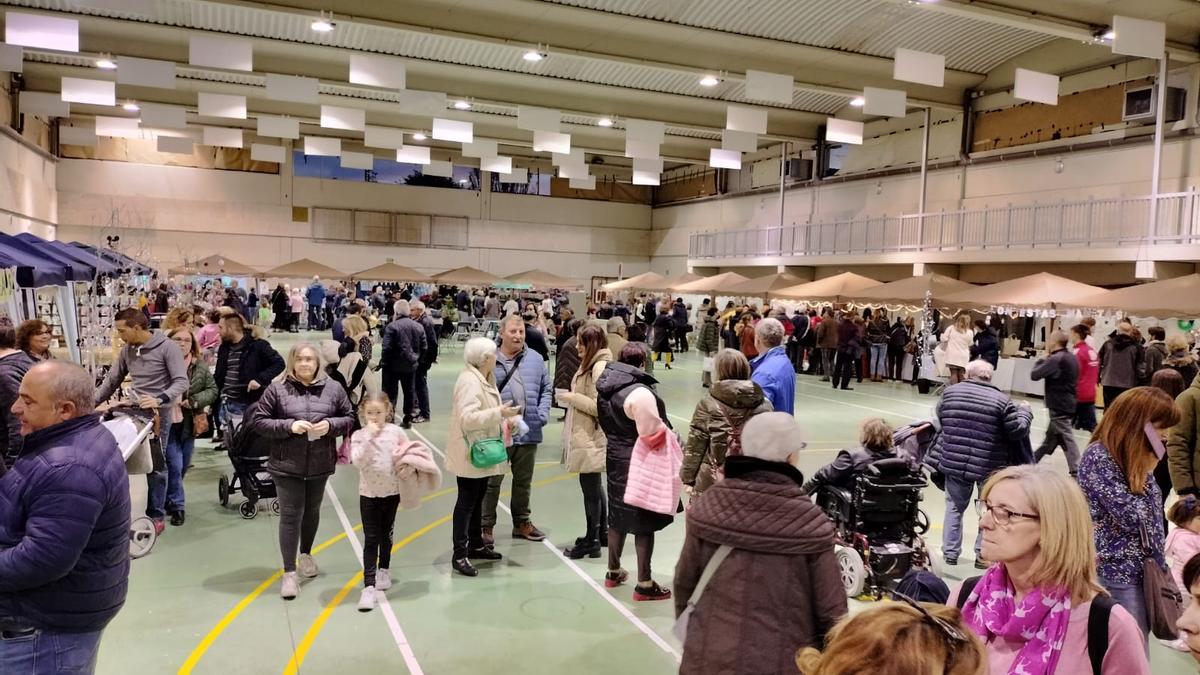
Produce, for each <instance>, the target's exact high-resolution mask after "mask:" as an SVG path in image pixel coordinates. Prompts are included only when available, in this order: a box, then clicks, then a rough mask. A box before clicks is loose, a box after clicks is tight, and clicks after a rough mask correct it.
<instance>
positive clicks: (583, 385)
mask: <svg viewBox="0 0 1200 675" xmlns="http://www.w3.org/2000/svg"><path fill="white" fill-rule="evenodd" d="M575 344H576V347H577V348H578V349H579V359H580V360H579V370H578V371H576V373H575V377H574V378H573V379H572V380H571V391H567V392H559V394H558V403H559V405H561V406H563V407H564V408H566V409H567V421H566V424H565V425H564V427H563V432H564V433H563V461H564V463H565V464H566V467H567V471H570V472H571V473H577V474H579V487H580V488H582V489H583V513H584V516H585V517H586V519H587V534H585V535H583V536H582V537H580V538H578V539H576V540H575V545H574V546H571V547H569V548H567V549H566V550H564V551H563V554H564V555H566V556H567V557H568V558H571V559H572V560H578V559H579V558H583V557H590V558H599V557H600V545H601V542H604V541H606V540H607V537H608V532H607V530H608V528H607V527H606V525H605V517H604V513H605V511H606V510H607V505H606V504H605V503H604V485H603V483H602V481H601V476H602V475H603V474H604V457H605V454H606V453H607V452H608V439H606V438H605V437H604V431H602V430H601V429H600V420H599V418H598V417H597V412H596V380H598V379H600V374H601V373H603V372H604V367H605V366H607V365H608V362H609V361H612V352H610V351H609V350H608V338H607V336H606V335H605V331H604V328H601V327H600V326H597V325H595V324H588V325H586V326H584V327H583V328H582V329H580V331H579V334H578V335H577V336H576V343H575Z"/></svg>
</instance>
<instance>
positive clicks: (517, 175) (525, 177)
mask: <svg viewBox="0 0 1200 675" xmlns="http://www.w3.org/2000/svg"><path fill="white" fill-rule="evenodd" d="M499 176H500V182H501V183H515V184H517V185H524V184H525V183H528V182H529V169H519V168H517V167H513V170H512V173H510V174H503V173H502V174H499Z"/></svg>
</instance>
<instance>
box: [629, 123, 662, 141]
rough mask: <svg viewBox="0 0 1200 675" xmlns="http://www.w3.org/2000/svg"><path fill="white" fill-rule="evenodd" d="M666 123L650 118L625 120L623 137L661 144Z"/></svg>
mask: <svg viewBox="0 0 1200 675" xmlns="http://www.w3.org/2000/svg"><path fill="white" fill-rule="evenodd" d="M666 133H667V125H666V124H664V123H662V122H652V121H650V120H625V138H627V139H633V140H635V141H642V142H644V143H657V144H659V145H662V143H663V139H664V138H665V137H666Z"/></svg>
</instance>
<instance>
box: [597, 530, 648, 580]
mask: <svg viewBox="0 0 1200 675" xmlns="http://www.w3.org/2000/svg"><path fill="white" fill-rule="evenodd" d="M633 548H634V550H635V551H637V578H638V583H639V584H648V583H650V582H651V581H652V578H651V575H650V558H651V557H653V556H654V535H653V534H635V535H633ZM624 550H625V533H624V532H618V531H616V530H613V529H610V530H609V531H608V569H609V571H610V572H615V571H617V570H619V569H621V553H622V552H623V551H624Z"/></svg>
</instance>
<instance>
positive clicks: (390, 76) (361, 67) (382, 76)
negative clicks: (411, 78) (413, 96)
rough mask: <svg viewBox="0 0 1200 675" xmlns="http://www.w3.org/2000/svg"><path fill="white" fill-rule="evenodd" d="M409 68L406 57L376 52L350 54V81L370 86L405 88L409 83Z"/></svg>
mask: <svg viewBox="0 0 1200 675" xmlns="http://www.w3.org/2000/svg"><path fill="white" fill-rule="evenodd" d="M407 73H408V69H407V66H406V65H405V61H404V59H397V58H393V57H390V56H378V55H375V54H352V55H351V56H350V83H351V84H364V85H366V86H368V87H383V88H385V89H403V88H404V87H405V85H406V84H407Z"/></svg>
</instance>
